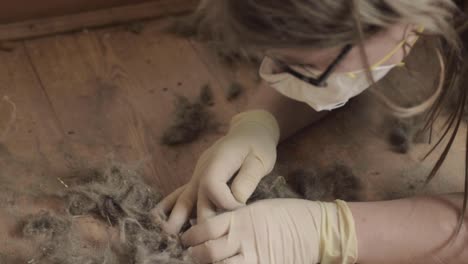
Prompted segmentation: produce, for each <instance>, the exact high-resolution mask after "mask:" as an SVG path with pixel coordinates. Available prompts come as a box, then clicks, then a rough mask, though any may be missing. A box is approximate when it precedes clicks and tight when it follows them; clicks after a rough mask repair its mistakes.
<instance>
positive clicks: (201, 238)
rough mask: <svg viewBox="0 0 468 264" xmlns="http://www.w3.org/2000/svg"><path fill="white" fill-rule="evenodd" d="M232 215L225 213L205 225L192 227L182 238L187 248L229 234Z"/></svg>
mask: <svg viewBox="0 0 468 264" xmlns="http://www.w3.org/2000/svg"><path fill="white" fill-rule="evenodd" d="M231 217H232V213H230V212H229V213H225V214H222V215H219V216H216V217H214V218H210V219H208V220H206V221H205V222H203V223H199V224H198V225H196V226H193V227H191V228H190V229H189V230H187V231H186V232H185V233H184V234H182V236H181V238H180V239H181V241H182V243H183V244H184V245H185V246H187V247H193V246H197V245H200V244H203V243H205V242H206V241H209V240H215V239H219V238H220V237H223V236H225V235H226V234H227V233H228V232H229V226H230V223H231Z"/></svg>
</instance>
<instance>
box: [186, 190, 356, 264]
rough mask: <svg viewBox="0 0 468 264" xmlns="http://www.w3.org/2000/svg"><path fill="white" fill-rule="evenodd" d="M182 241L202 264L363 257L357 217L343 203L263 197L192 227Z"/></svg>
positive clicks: (327, 263)
mask: <svg viewBox="0 0 468 264" xmlns="http://www.w3.org/2000/svg"><path fill="white" fill-rule="evenodd" d="M182 242H183V243H184V244H185V245H186V246H190V247H191V248H189V251H190V252H191V254H192V256H193V257H194V258H195V260H197V261H199V263H200V264H204V263H227V264H231V263H232V264H234V263H235V264H244V263H249V264H273V263H288V264H315V263H321V264H331V263H333V264H338V263H343V264H344V263H355V262H356V261H357V240H356V233H355V226H354V220H353V217H352V215H351V211H350V210H349V208H348V206H347V205H346V203H345V202H342V201H337V202H336V203H318V202H310V201H306V200H295V199H277V200H265V201H260V202H257V203H254V204H252V205H249V206H247V207H243V208H241V209H238V210H236V211H233V212H228V213H225V214H222V215H220V216H217V217H214V218H211V219H208V220H207V221H205V222H204V223H202V224H199V225H197V226H194V227H192V228H191V229H189V230H188V231H187V232H186V233H185V234H183V236H182Z"/></svg>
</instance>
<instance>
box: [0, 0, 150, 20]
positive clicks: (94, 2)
mask: <svg viewBox="0 0 468 264" xmlns="http://www.w3.org/2000/svg"><path fill="white" fill-rule="evenodd" d="M147 1H148V0H80V1H63V0H42V1H30V0H16V1H3V2H2V4H1V7H2V8H1V9H0V24H4V23H11V22H19V21H25V20H31V19H38V18H44V17H51V16H62V15H67V14H76V13H81V12H86V11H91V10H97V9H103V8H110V7H116V6H122V5H129V4H136V3H141V2H147Z"/></svg>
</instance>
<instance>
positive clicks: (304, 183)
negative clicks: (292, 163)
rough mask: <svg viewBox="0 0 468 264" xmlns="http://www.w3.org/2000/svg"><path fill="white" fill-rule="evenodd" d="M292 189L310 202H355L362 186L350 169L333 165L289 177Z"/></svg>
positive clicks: (296, 173)
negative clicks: (337, 200) (322, 169)
mask: <svg viewBox="0 0 468 264" xmlns="http://www.w3.org/2000/svg"><path fill="white" fill-rule="evenodd" d="M290 179H291V181H292V185H293V187H294V188H293V189H295V190H297V192H298V193H299V194H300V195H302V196H303V197H304V198H305V199H307V200H311V201H333V200H336V199H341V200H345V201H357V200H359V198H360V195H361V190H362V184H361V181H360V180H359V178H357V177H356V176H355V175H354V174H353V172H352V171H351V169H350V168H348V167H346V166H343V165H335V166H333V167H331V168H329V169H327V170H324V171H321V170H315V169H308V170H298V171H296V172H294V173H292V174H291V175H290Z"/></svg>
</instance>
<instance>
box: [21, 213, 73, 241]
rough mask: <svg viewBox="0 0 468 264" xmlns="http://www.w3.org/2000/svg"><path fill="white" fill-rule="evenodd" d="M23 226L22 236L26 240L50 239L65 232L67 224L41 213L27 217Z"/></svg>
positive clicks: (50, 215) (58, 218)
mask: <svg viewBox="0 0 468 264" xmlns="http://www.w3.org/2000/svg"><path fill="white" fill-rule="evenodd" d="M26 219H28V220H27V221H26V223H24V226H23V236H24V237H27V238H33V237H38V236H40V237H45V238H51V237H54V236H57V235H60V234H62V233H64V232H65V231H67V229H68V228H69V222H67V221H66V220H64V219H62V218H60V217H56V216H53V215H52V214H50V213H49V212H41V213H39V214H37V215H32V216H29V217H27V218H26Z"/></svg>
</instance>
